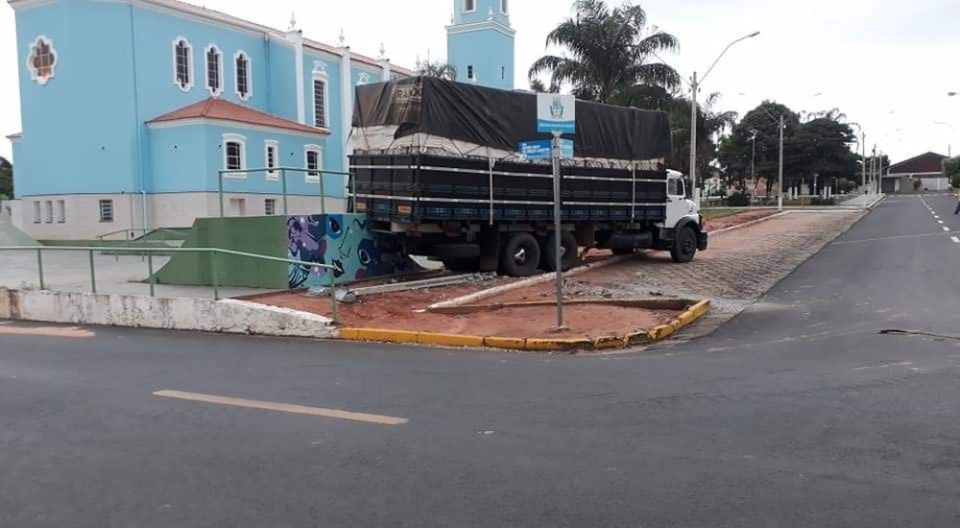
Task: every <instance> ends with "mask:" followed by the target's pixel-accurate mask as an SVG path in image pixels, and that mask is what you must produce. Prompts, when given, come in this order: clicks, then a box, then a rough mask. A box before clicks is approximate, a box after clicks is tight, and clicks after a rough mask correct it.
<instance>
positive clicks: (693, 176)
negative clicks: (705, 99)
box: [690, 31, 760, 206]
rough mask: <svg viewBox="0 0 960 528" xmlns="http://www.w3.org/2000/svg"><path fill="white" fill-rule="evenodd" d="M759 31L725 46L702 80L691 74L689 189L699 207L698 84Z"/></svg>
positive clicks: (695, 74)
mask: <svg viewBox="0 0 960 528" xmlns="http://www.w3.org/2000/svg"><path fill="white" fill-rule="evenodd" d="M759 34H760V32H759V31H754V32H753V33H750V34H749V35H746V36H743V37H740V38H738V39H737V40H734V41H733V42H731V43H730V44H727V47H726V48H723V51H721V52H720V55H719V56H717V59H716V60H715V61H713V64H711V65H710V67H709V68H707V73H705V74H703V78H701V79H700V80H699V81H698V80H697V72H693V77H692V81H691V83H690V88H691V90H690V187H691V188H693V201H694V202H695V203H696V204H697V205H698V206H699V205H700V192H699V190H698V189H697V92H698V91H699V89H700V84H702V83H703V82H704V81H706V80H707V76H709V75H710V72H712V71H713V69H714V68H715V67H716V66H717V63H718V62H720V59H722V58H723V56H724V55H726V54H727V51H729V50H730V48H732V47H733V46H734V45H735V44H738V43H740V42H743V41H744V40H747V39H751V38H753V37H756V36H757V35H759Z"/></svg>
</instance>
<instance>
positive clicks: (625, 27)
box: [529, 0, 680, 103]
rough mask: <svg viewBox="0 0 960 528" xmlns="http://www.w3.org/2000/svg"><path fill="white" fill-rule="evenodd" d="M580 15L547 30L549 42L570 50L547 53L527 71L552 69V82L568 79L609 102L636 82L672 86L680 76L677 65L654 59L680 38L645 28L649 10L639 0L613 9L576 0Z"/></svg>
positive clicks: (577, 89)
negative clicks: (638, 2)
mask: <svg viewBox="0 0 960 528" xmlns="http://www.w3.org/2000/svg"><path fill="white" fill-rule="evenodd" d="M573 6H574V10H575V12H576V18H568V19H567V20H565V21H564V22H562V23H561V24H560V25H559V26H557V27H556V28H555V29H554V30H553V31H551V32H550V34H549V35H547V45H548V46H550V45H557V46H561V47H563V48H565V49H566V50H567V52H568V53H569V56H562V57H561V56H557V55H545V56H543V57H541V58H540V59H538V60H537V61H536V62H534V63H533V66H531V67H530V73H529V76H530V77H531V78H534V77H536V76H537V75H539V74H541V73H550V76H551V83H550V84H551V85H553V86H561V85H569V86H571V88H572V92H573V94H574V95H576V96H577V97H578V98H580V99H584V100H589V101H597V102H602V103H607V102H611V100H612V99H613V98H614V97H615V96H617V94H619V93H621V92H623V91H625V90H627V89H629V88H630V87H632V86H635V85H637V84H652V85H656V86H661V87H664V88H668V89H671V90H672V89H674V88H676V87H677V86H678V85H679V84H680V76H679V75H678V74H677V72H676V71H674V69H673V68H671V67H670V66H668V65H666V64H662V63H660V62H651V60H650V59H651V57H653V56H654V55H655V54H656V53H657V52H659V51H674V50H676V49H677V48H679V46H680V44H679V41H678V40H677V38H676V37H674V36H673V35H671V34H669V33H664V32H661V31H654V32H652V33H648V31H647V14H646V13H645V12H644V10H643V9H642V8H641V7H640V6H638V5H637V6H635V5H630V4H629V3H628V4H626V5H623V6H618V7H615V8H613V9H610V7H608V6H607V4H606V2H605V0H575V1H574V3H573Z"/></svg>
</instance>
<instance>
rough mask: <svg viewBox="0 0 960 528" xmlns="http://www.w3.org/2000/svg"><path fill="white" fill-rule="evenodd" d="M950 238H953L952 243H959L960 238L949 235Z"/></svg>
mask: <svg viewBox="0 0 960 528" xmlns="http://www.w3.org/2000/svg"><path fill="white" fill-rule="evenodd" d="M950 240H953V243H954V244H960V238H957V237H950Z"/></svg>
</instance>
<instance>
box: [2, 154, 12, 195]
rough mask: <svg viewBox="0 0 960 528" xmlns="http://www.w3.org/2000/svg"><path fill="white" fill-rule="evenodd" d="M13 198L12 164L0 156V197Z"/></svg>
mask: <svg viewBox="0 0 960 528" xmlns="http://www.w3.org/2000/svg"><path fill="white" fill-rule="evenodd" d="M4 196H6V197H7V198H13V164H11V163H10V162H9V161H7V159H6V158H4V157H3V156H0V198H2V197H4Z"/></svg>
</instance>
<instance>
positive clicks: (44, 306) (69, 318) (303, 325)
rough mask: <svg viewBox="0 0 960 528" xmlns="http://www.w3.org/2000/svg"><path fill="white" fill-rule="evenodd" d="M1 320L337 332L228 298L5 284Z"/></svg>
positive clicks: (309, 317) (310, 318)
mask: <svg viewBox="0 0 960 528" xmlns="http://www.w3.org/2000/svg"><path fill="white" fill-rule="evenodd" d="M0 319H14V320H21V321H37V322H46V323H68V324H88V325H102V326H121V327H132V328H158V329H166V330H193V331H200V332H222V333H231V334H256V335H271V336H286V337H314V338H326V337H333V336H334V335H335V333H336V329H335V327H334V325H333V322H332V321H331V320H330V319H328V318H326V317H323V316H320V315H315V314H310V313H306V312H299V311H296V310H291V309H287V308H277V307H273V306H266V305H262V304H257V303H252V302H247V301H238V300H234V299H226V300H221V301H214V300H212V299H195V298H160V297H145V296H136V295H98V294H90V293H67V292H51V291H40V290H10V289H7V288H0Z"/></svg>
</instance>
